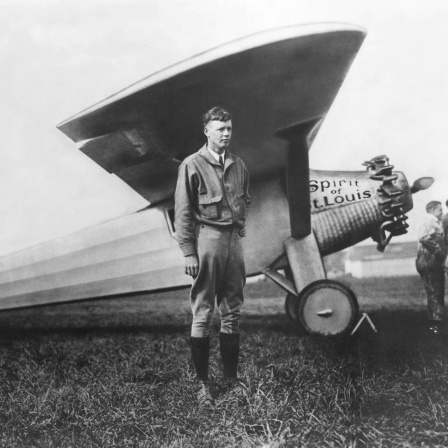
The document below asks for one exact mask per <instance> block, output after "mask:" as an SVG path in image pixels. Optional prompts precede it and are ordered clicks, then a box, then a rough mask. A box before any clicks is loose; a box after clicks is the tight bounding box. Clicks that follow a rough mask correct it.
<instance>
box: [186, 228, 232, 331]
mask: <svg viewBox="0 0 448 448" xmlns="http://www.w3.org/2000/svg"><path fill="white" fill-rule="evenodd" d="M228 233H229V232H225V231H221V230H220V229H215V228H213V227H210V226H203V225H200V226H198V228H197V250H198V259H199V272H198V276H197V277H196V278H195V280H194V281H193V286H192V287H191V292H190V304H191V311H192V314H193V322H192V325H191V336H193V337H196V338H203V337H208V336H209V334H210V323H211V320H212V317H213V310H214V307H215V297H216V291H218V289H219V286H220V284H221V279H222V274H223V271H224V268H225V266H226V264H227V254H228V243H227V241H228Z"/></svg>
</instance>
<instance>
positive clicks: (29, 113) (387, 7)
mask: <svg viewBox="0 0 448 448" xmlns="http://www.w3.org/2000/svg"><path fill="white" fill-rule="evenodd" d="M322 21H324V22H326V21H331V22H348V23H353V24H357V25H361V26H364V27H365V28H366V29H367V31H368V35H367V38H366V40H365V42H364V44H363V46H362V47H361V50H360V53H359V54H358V57H357V58H356V59H355V63H354V64H353V66H352V69H351V71H350V72H349V75H348V77H347V79H346V82H345V83H344V85H343V88H342V89H341V91H340V93H339V95H338V97H337V99H336V101H335V103H334V105H333V107H332V109H331V111H330V113H329V115H328V116H327V119H326V121H325V123H324V125H323V127H322V128H321V131H320V133H319V135H318V137H317V139H316V141H315V144H314V145H313V148H312V151H311V154H310V163H311V167H312V168H316V169H335V170H338V169H343V170H358V169H363V168H362V167H361V163H362V162H363V161H364V160H367V159H370V158H372V157H374V156H376V155H381V154H387V155H388V156H389V157H390V160H391V163H392V164H393V165H395V168H396V169H397V170H400V171H403V172H404V173H405V174H406V176H407V177H408V179H409V181H410V182H411V183H412V182H413V181H414V180H415V179H416V178H418V177H420V176H427V175H429V176H433V177H435V179H436V182H435V184H434V186H433V187H432V188H431V189H430V190H428V191H426V192H421V193H419V195H417V196H414V199H415V201H414V204H415V209H416V210H417V211H413V212H411V213H410V214H409V216H410V224H411V232H410V233H409V235H408V237H410V238H415V232H416V228H417V226H418V221H419V219H420V218H421V216H422V212H421V210H423V209H424V205H425V204H426V202H428V201H429V200H432V199H439V200H442V201H443V202H445V200H446V199H448V173H447V171H448V163H447V162H448V155H447V151H446V149H445V146H446V141H447V133H448V125H447V124H446V121H447V117H448V110H447V109H448V76H447V68H448V51H447V46H448V44H447V42H448V2H446V1H444V0H440V1H436V0H431V1H430V2H428V1H420V0H414V1H411V0H408V1H397V0H394V1H390V0H388V1H378V0H375V1H369V2H367V1H360V0H356V1H355V0H354V1H337V2H336V1H334V0H328V1H324V0H321V1H319V0H312V1H301V0H274V1H266V0H253V1H252V0H249V1H243V0H230V1H229V0H227V1H221V2H219V1H209V0H207V1H206V0H188V1H183V0H175V1H172V0H150V1H146V2H143V1H142V2H135V1H129V0H126V1H125V0H122V1H99V0H89V1H80V0H70V1H69V0H64V1H62V0H60V1H35V0H34V1H26V2H24V1H19V0H15V1H13V2H9V1H4V0H0V78H1V81H2V82H1V83H0V109H1V111H0V143H1V146H0V153H1V156H2V157H1V164H0V191H1V193H2V195H1V196H2V200H1V204H0V215H1V216H0V219H1V221H0V222H1V223H2V224H1V229H2V231H1V232H0V255H1V254H7V253H10V252H12V251H15V250H19V249H22V248H24V247H28V246H30V245H34V244H37V243H39V242H42V241H45V240H49V239H52V238H55V237H58V236H61V235H65V234H68V233H72V232H74V231H76V230H79V229H82V228H85V227H89V226H92V225H95V224H97V223H100V222H104V221H106V220H109V219H112V218H114V217H116V216H120V215H122V214H126V213H130V212H133V211H135V210H138V209H140V208H142V207H144V205H145V202H144V201H142V200H141V199H140V197H139V196H138V195H136V194H135V193H133V191H131V190H130V189H129V188H128V187H126V186H125V185H124V184H122V183H121V182H119V181H118V180H116V179H115V180H114V179H113V178H112V177H111V176H109V175H108V174H107V173H105V172H104V171H103V170H102V169H101V168H99V167H98V166H97V165H96V164H95V163H93V162H92V161H90V159H88V158H87V157H86V156H84V155H83V154H82V153H80V151H78V150H77V148H76V145H75V144H74V143H72V142H71V141H70V140H69V139H68V138H67V137H65V136H64V135H63V134H62V133H61V132H60V131H58V130H57V129H56V125H57V124H58V123H60V122H61V121H63V120H65V119H66V118H68V117H70V116H72V115H74V114H75V113H77V112H79V111H81V110H82V109H85V108H86V107H88V106H90V105H92V104H94V103H96V102H98V101H100V100H102V99H104V98H105V97H107V96H109V95H111V94H113V93H115V92H117V91H119V90H121V89H123V88H124V87H127V86H128V85H130V84H132V83H134V82H135V81H138V80H140V79H142V78H144V77H146V76H148V75H149V74H151V73H152V72H154V71H156V70H160V69H162V68H164V67H166V66H167V65H170V64H173V63H175V62H178V61H180V60H182V59H185V58H189V57H191V56H192V55H194V54H197V53H199V52H201V51H204V50H207V49H209V48H211V47H214V46H216V45H219V44H222V43H225V42H227V41H229V40H233V39H237V38H240V37H242V36H245V35H248V34H251V33H254V32H258V31H262V30H264V29H267V28H274V27H279V26H286V25H295V24H300V23H309V22H322ZM402 239H403V238H402ZM396 241H399V239H396Z"/></svg>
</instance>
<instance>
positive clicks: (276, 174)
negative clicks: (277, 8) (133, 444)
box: [0, 23, 433, 335]
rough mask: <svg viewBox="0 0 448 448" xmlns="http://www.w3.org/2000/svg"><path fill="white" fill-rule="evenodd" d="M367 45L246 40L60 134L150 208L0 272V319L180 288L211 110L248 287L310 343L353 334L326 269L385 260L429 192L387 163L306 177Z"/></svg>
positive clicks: (350, 310) (14, 258)
mask: <svg viewBox="0 0 448 448" xmlns="http://www.w3.org/2000/svg"><path fill="white" fill-rule="evenodd" d="M365 35H366V31H365V30H364V29H363V28H361V27H358V26H355V25H350V24H340V23H318V24H307V25H297V26H290V27H285V28H277V29H273V30H268V31H265V32H261V33H257V34H254V35H250V36H247V37H244V38H241V39H238V40H236V41H233V42H229V43H226V44H224V45H221V46H219V47H216V48H213V49H211V50H209V51H206V52H203V53H201V54H199V55H197V56H194V57H192V58H190V59H187V60H184V61H182V62H180V63H178V64H175V65H172V66H170V67H168V68H166V69H164V70H161V71H159V72H156V73H154V74H153V75H151V76H148V77H147V78H145V79H143V80H141V81H139V82H137V83H135V84H133V85H131V86H130V87H128V88H126V89H124V90H122V91H120V92H118V93H116V94H115V95H112V96H110V97H108V98H106V99H105V100H103V101H101V102H100V103H98V104H95V105H94V106H92V107H89V108H88V109H86V110H84V111H82V112H80V113H78V114H77V115H75V116H73V117H71V118H69V119H68V120H66V121H63V122H62V123H60V124H59V125H58V129H59V130H60V131H62V132H63V133H64V134H66V135H67V137H69V138H70V139H71V140H73V141H74V142H75V143H77V144H78V145H79V149H80V150H81V151H82V152H83V153H84V154H86V155H87V156H89V157H90V158H91V159H92V160H93V161H95V162H96V163H98V164H99V165H100V166H101V167H103V168H104V169H105V170H106V171H107V172H109V173H111V174H112V175H114V176H118V178H120V179H121V180H122V181H124V182H125V183H127V184H128V185H129V186H131V187H132V188H133V189H134V190H135V191H136V192H138V193H139V194H140V195H141V196H143V197H144V198H145V199H146V200H147V201H148V202H147V203H148V206H147V207H146V208H144V209H143V210H141V211H139V212H138V213H134V214H131V215H127V216H123V217H121V218H118V219H116V220H114V221H110V222H106V223H104V224H101V225H98V226H95V227H91V228H88V229H85V230H83V231H80V232H77V233H75V234H73V235H70V236H68V237H64V238H60V239H57V240H53V241H49V242H46V243H43V244H40V245H38V246H35V247H32V248H29V249H27V250H24V251H20V252H17V253H13V254H11V255H8V256H6V257H3V258H1V259H0V309H12V308H21V307H29V306H35V305H42V304H48V303H61V302H68V301H76V300H86V299H91V298H98V297H112V296H117V295H123V294H129V293H136V292H142V291H155V290H163V289H170V288H178V287H185V286H189V285H190V284H191V279H190V277H188V276H186V275H185V273H184V263H183V257H182V254H181V252H180V249H179V248H178V246H177V242H176V229H175V226H174V190H175V186H176V179H177V169H178V167H179V164H180V163H181V162H182V160H183V159H184V158H186V157H187V156H189V155H190V154H192V153H193V152H195V151H197V150H198V149H199V148H200V147H201V146H202V145H203V143H204V135H203V131H202V125H201V116H202V114H203V113H204V111H206V110H208V109H210V108H211V107H213V106H216V105H218V106H221V107H223V108H225V109H227V110H229V111H231V113H232V116H233V124H234V133H233V138H232V143H231V150H232V151H233V152H235V153H236V154H238V155H239V156H241V158H242V159H243V160H244V161H245V163H246V165H247V167H248V169H249V172H250V174H251V183H250V194H251V200H252V205H251V209H250V213H249V217H248V220H247V226H246V229H247V237H246V238H244V250H245V262H246V271H247V275H248V276H255V275H259V274H261V273H263V274H265V275H266V277H268V278H269V279H271V280H272V281H274V282H275V283H277V284H278V285H279V286H280V287H281V288H283V289H284V290H285V291H286V293H287V296H286V302H285V307H286V311H287V314H288V315H289V316H290V317H291V318H292V319H293V320H294V321H295V322H296V323H297V325H298V326H299V327H301V328H304V329H305V330H306V331H308V332H309V333H311V334H318V335H338V334H343V333H347V332H349V331H350V330H351V329H352V328H353V327H354V325H355V323H356V320H357V317H358V313H359V309H358V308H359V307H358V303H357V299H356V296H355V294H354V292H353V291H351V290H350V288H348V287H347V286H346V285H344V284H343V283H341V282H337V281H335V280H330V279H328V278H327V275H326V272H325V267H324V263H323V260H322V257H324V256H326V255H329V254H332V253H334V252H337V251H340V250H342V249H345V248H347V247H350V246H352V245H354V244H356V243H359V242H360V241H363V240H365V239H367V238H369V237H372V238H373V239H374V241H376V243H377V247H378V249H379V250H380V251H383V250H384V249H385V247H386V246H387V244H388V243H389V241H390V239H391V238H392V237H393V236H398V235H402V234H404V233H406V232H407V227H408V224H407V223H406V220H407V216H406V213H407V212H408V211H409V210H411V209H412V194H414V193H416V192H418V191H420V190H424V189H426V188H428V187H430V186H431V184H432V182H433V179H432V178H430V177H423V178H420V179H418V180H417V181H415V182H414V183H413V184H412V185H410V184H409V183H408V181H407V179H406V177H405V175H404V174H403V173H402V172H400V171H395V170H394V166H393V165H391V164H390V163H389V158H388V157H387V156H385V155H382V156H377V157H374V158H372V159H371V160H369V161H367V162H364V167H365V169H363V170H360V171H354V172H353V171H317V170H312V169H310V168H309V154H308V153H309V150H310V148H311V146H312V143H313V141H314V139H315V137H316V135H317V133H318V131H319V128H320V126H321V125H322V122H323V120H324V119H325V116H326V115H327V113H328V111H329V109H330V107H331V105H332V103H333V101H334V99H335V97H336V95H337V93H338V91H339V89H340V87H341V85H342V83H343V81H344V78H345V76H346V74H347V72H348V70H349V68H350V66H351V64H352V62H353V60H354V58H355V56H356V54H357V52H358V50H359V49H360V47H361V45H362V42H363V40H364V38H365ZM361 163H362V161H360V164H361Z"/></svg>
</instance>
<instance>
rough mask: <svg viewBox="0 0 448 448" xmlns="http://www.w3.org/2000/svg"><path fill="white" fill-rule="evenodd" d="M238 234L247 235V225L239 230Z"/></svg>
mask: <svg viewBox="0 0 448 448" xmlns="http://www.w3.org/2000/svg"><path fill="white" fill-rule="evenodd" d="M238 235H239V236H241V237H245V236H246V227H243V228H242V229H240V230H238Z"/></svg>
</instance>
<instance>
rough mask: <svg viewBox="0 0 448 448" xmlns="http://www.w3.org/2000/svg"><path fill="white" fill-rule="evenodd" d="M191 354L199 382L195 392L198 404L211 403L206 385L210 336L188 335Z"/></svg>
mask: <svg viewBox="0 0 448 448" xmlns="http://www.w3.org/2000/svg"><path fill="white" fill-rule="evenodd" d="M190 342H191V354H192V358H193V364H194V368H195V370H196V375H197V377H198V380H199V382H200V385H199V388H198V390H197V392H196V396H197V399H198V401H199V404H200V405H209V404H212V402H213V400H212V396H211V395H210V389H209V385H208V359H209V356H210V338H195V337H193V336H191V337H190Z"/></svg>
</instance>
